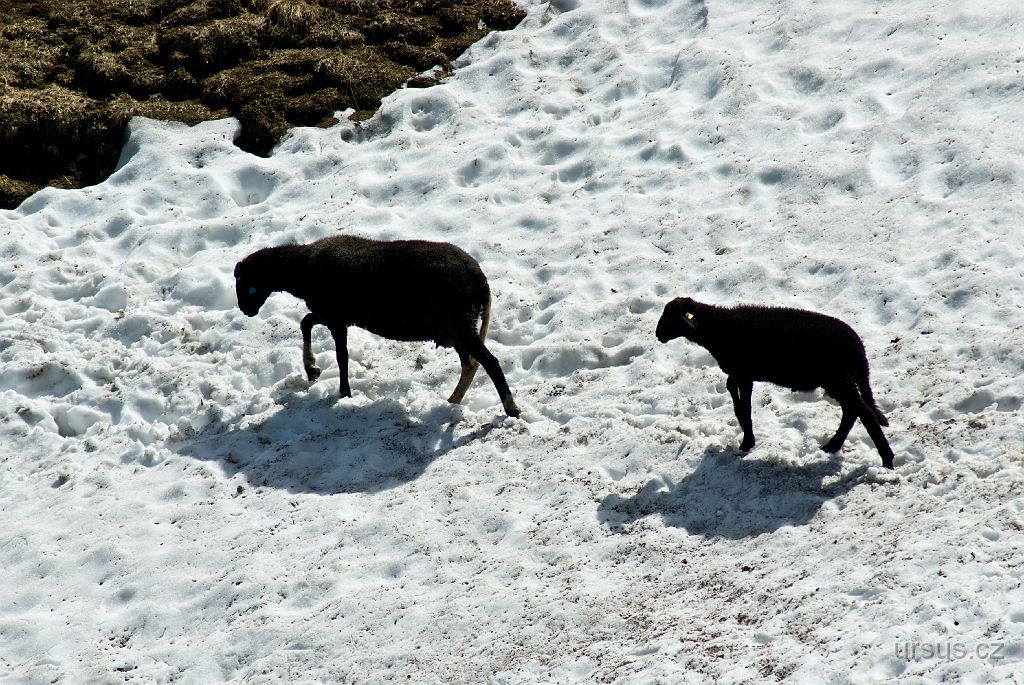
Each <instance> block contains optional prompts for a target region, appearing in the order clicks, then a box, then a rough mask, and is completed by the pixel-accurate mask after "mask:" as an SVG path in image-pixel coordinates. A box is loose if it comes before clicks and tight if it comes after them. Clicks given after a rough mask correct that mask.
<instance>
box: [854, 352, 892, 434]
mask: <svg viewBox="0 0 1024 685" xmlns="http://www.w3.org/2000/svg"><path fill="white" fill-rule="evenodd" d="M857 388H858V389H860V395H861V397H862V398H863V399H864V404H866V405H867V406H868V409H870V410H871V411H872V412H873V413H874V415H875V418H877V419H878V424H879V425H880V426H888V425H889V419H887V418H885V414H883V413H882V410H881V409H879V408H878V404H877V403H876V402H875V396H874V394H872V392H871V381H870V379H869V376H868V366H867V363H865V364H864V368H863V371H862V373H861V377H860V378H858V379H857Z"/></svg>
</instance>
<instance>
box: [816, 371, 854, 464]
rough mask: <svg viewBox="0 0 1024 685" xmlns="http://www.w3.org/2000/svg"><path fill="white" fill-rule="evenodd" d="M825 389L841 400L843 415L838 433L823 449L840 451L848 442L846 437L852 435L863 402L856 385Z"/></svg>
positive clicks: (837, 399)
mask: <svg viewBox="0 0 1024 685" xmlns="http://www.w3.org/2000/svg"><path fill="white" fill-rule="evenodd" d="M824 390H825V392H826V393H827V394H828V395H831V396H832V397H833V398H835V400H836V401H837V402H839V406H840V407H842V409H843V417H842V418H841V419H839V428H837V429H836V434H835V435H833V436H832V438H831V439H830V440H829V441H828V442H826V443H825V444H824V445H822V446H821V449H823V450H825V451H826V452H838V451H839V448H841V447H842V446H843V443H844V442H846V438H847V437H848V436H849V435H850V429H851V428H853V424H854V422H855V421H856V420H857V414H858V409H859V406H860V404H861V402H860V396H859V395H858V394H857V388H856V386H854V385H852V384H850V385H844V386H842V387H825V388H824Z"/></svg>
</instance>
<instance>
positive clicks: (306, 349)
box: [299, 313, 323, 383]
mask: <svg viewBox="0 0 1024 685" xmlns="http://www.w3.org/2000/svg"><path fill="white" fill-rule="evenodd" d="M322 323H323V320H321V319H320V317H319V316H317V315H316V314H313V313H309V314H306V315H305V316H304V317H302V323H300V324H299V328H300V329H301V330H302V366H303V367H305V369H306V378H308V379H309V382H310V383H313V382H314V381H316V379H317V378H320V367H319V366H317V365H316V357H314V356H313V349H312V333H313V326H316V325H317V324H322Z"/></svg>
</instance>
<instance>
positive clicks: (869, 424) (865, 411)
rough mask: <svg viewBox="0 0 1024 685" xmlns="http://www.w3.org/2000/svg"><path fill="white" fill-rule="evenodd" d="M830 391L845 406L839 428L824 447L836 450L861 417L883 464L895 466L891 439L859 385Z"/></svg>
mask: <svg viewBox="0 0 1024 685" xmlns="http://www.w3.org/2000/svg"><path fill="white" fill-rule="evenodd" d="M828 393H829V394H830V395H832V396H833V397H834V398H835V399H836V400H837V401H838V402H839V404H840V406H841V407H842V408H843V418H842V420H841V421H840V422H839V430H837V431H836V434H835V435H834V436H833V437H832V439H831V440H829V441H828V443H826V444H825V445H824V446H823V447H822V449H823V450H825V451H826V452H835V451H836V450H838V449H839V448H840V447H842V446H843V442H845V441H846V438H847V436H848V435H849V434H850V429H851V428H852V427H853V423H854V421H856V419H858V418H859V419H860V421H861V423H863V424H864V427H865V428H866V429H867V431H868V435H870V436H871V440H872V441H873V442H874V443H875V449H877V450H878V454H879V455H880V456H881V457H882V466H884V467H885V468H887V469H891V468H893V463H892V459H893V452H892V448H891V447H889V441H888V440H886V439H885V434H884V433H882V427H881V426H880V425H879V424H878V416H877V414H876V412H875V409H874V407H872V406H871V405H869V404H868V402H867V401H866V400H865V399H864V398H863V397H862V396H861V394H860V392H859V391H858V390H857V387H856V386H855V385H850V386H848V387H844V388H841V389H836V390H828ZM830 448H833V449H830Z"/></svg>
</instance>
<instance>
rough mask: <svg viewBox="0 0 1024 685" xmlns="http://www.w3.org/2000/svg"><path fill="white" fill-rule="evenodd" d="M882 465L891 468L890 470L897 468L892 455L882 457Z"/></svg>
mask: <svg viewBox="0 0 1024 685" xmlns="http://www.w3.org/2000/svg"><path fill="white" fill-rule="evenodd" d="M882 466H884V467H885V468H887V469H889V470H890V471H892V470H894V469H895V468H896V467H895V466H893V464H892V457H882Z"/></svg>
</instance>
